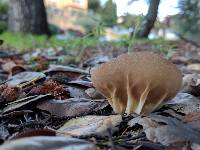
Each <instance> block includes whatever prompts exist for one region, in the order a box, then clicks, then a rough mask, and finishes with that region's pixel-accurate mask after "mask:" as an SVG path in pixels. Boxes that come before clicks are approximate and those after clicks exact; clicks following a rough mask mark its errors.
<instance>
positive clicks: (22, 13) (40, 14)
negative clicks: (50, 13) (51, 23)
mask: <svg viewBox="0 0 200 150" xmlns="http://www.w3.org/2000/svg"><path fill="white" fill-rule="evenodd" d="M8 23H9V30H10V31H12V32H28V33H33V34H49V30H48V24H47V15H46V11H45V6H44V2H43V0H10V2H9V18H8Z"/></svg>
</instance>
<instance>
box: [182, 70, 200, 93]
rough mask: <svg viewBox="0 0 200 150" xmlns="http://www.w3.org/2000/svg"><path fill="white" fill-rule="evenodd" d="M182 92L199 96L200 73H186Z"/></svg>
mask: <svg viewBox="0 0 200 150" xmlns="http://www.w3.org/2000/svg"><path fill="white" fill-rule="evenodd" d="M182 92H185V93H189V94H192V95H195V96H199V95H200V75H199V74H187V75H185V76H184V77H183V87H182Z"/></svg>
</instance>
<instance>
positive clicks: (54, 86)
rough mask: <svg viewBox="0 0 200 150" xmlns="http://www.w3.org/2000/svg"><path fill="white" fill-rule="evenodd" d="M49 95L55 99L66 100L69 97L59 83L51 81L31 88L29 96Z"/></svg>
mask: <svg viewBox="0 0 200 150" xmlns="http://www.w3.org/2000/svg"><path fill="white" fill-rule="evenodd" d="M48 93H49V94H51V95H52V96H54V98H56V99H66V98H68V97H69V92H68V91H67V90H66V89H65V88H64V87H63V86H62V85H61V84H59V83H57V82H55V81H53V80H46V81H45V82H44V83H43V85H39V86H36V87H33V88H32V89H31V90H30V92H29V94H30V95H40V94H48Z"/></svg>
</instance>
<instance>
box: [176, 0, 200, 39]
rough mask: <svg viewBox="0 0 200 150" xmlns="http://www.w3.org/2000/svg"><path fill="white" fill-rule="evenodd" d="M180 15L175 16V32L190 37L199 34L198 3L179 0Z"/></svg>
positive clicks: (195, 0)
mask: <svg viewBox="0 0 200 150" xmlns="http://www.w3.org/2000/svg"><path fill="white" fill-rule="evenodd" d="M179 8H180V13H179V15H178V16H176V19H175V22H176V23H177V26H176V30H178V31H179V32H180V33H182V34H184V35H186V36H191V35H197V34H199V33H200V1H199V0H179Z"/></svg>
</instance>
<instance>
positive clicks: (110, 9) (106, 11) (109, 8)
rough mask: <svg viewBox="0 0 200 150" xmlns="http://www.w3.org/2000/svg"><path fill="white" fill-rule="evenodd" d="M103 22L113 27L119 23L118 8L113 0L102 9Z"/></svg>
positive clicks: (109, 0)
mask: <svg viewBox="0 0 200 150" xmlns="http://www.w3.org/2000/svg"><path fill="white" fill-rule="evenodd" d="M101 14H102V20H103V21H104V23H105V25H106V26H109V27H112V26H113V25H115V24H116V22H117V8H116V4H115V3H114V2H113V1H112V0H108V1H107V2H106V3H105V6H104V7H103V9H102V12H101Z"/></svg>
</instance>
